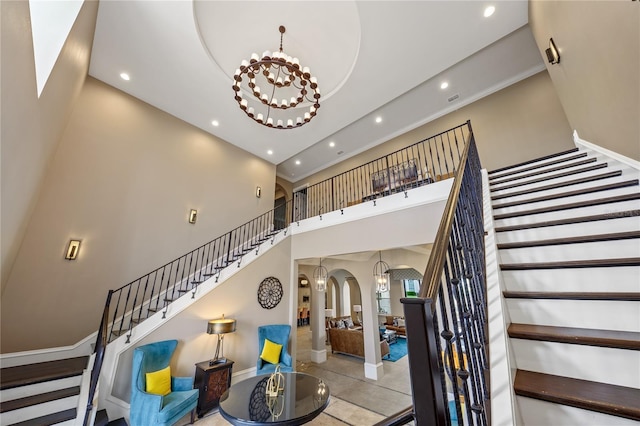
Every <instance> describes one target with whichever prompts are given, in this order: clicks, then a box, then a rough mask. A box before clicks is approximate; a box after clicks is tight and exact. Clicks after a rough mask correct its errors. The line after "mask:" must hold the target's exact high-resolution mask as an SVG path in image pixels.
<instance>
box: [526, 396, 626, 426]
mask: <svg viewBox="0 0 640 426" xmlns="http://www.w3.org/2000/svg"><path fill="white" fill-rule="evenodd" d="M516 406H517V407H518V412H519V414H520V417H521V418H522V424H523V425H524V426H577V425H580V426H583V425H594V426H638V422H637V421H634V420H629V419H625V418H622V417H618V416H610V415H607V414H602V413H597V412H595V411H589V410H583V409H581V408H575V407H570V406H568V405H562V404H554V403H552V402H547V401H542V400H539V399H533V398H527V397H524V396H517V397H516Z"/></svg>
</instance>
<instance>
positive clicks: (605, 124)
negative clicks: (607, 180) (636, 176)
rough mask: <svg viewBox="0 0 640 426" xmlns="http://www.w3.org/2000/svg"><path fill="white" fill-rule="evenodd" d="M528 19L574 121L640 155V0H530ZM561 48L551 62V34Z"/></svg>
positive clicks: (592, 138)
mask: <svg viewBox="0 0 640 426" xmlns="http://www.w3.org/2000/svg"><path fill="white" fill-rule="evenodd" d="M529 25H530V26H531V30H532V32H533V35H534V38H535V40H536V43H537V44H538V47H539V48H540V53H541V55H542V56H543V57H545V63H546V64H547V69H548V71H549V74H550V75H551V79H552V81H553V85H554V86H555V89H556V92H557V94H558V97H559V99H560V102H561V104H562V106H563V108H564V111H565V113H566V115H567V118H568V120H569V123H570V124H571V127H572V128H573V129H575V130H577V131H578V134H579V135H580V137H581V138H582V139H584V140H587V141H589V142H593V143H595V144H597V145H600V146H603V147H605V148H608V149H610V150H612V151H614V152H618V153H620V154H623V155H626V156H628V157H631V158H633V159H636V160H640V119H639V117H640V7H638V3H637V2H633V1H628V0H619V1H540V0H533V1H530V2H529ZM551 37H553V41H554V43H555V44H556V46H557V48H558V49H559V50H560V54H561V57H560V63H559V64H557V65H550V64H549V63H547V61H546V56H545V53H544V51H545V49H546V48H548V47H549V38H551Z"/></svg>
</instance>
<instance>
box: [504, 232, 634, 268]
mask: <svg viewBox="0 0 640 426" xmlns="http://www.w3.org/2000/svg"><path fill="white" fill-rule="evenodd" d="M624 257H640V239H638V238H634V239H629V240H616V241H598V242H593V243H580V244H568V245H554V246H543V247H523V248H513V249H501V250H499V252H498V258H499V260H500V262H501V263H530V262H533V263H536V262H555V261H565V260H566V261H569V260H583V259H585V260H586V259H611V258H624Z"/></svg>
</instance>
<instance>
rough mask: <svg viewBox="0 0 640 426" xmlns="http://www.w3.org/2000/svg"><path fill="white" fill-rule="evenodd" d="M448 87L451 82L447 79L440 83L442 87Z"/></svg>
mask: <svg viewBox="0 0 640 426" xmlns="http://www.w3.org/2000/svg"><path fill="white" fill-rule="evenodd" d="M447 87H449V83H447V82H446V81H443V82H442V84H441V85H440V88H441V89H443V90H444V89H446V88H447Z"/></svg>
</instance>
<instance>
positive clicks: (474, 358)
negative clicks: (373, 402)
mask: <svg viewBox="0 0 640 426" xmlns="http://www.w3.org/2000/svg"><path fill="white" fill-rule="evenodd" d="M467 125H468V127H469V133H468V136H467V141H466V144H465V147H464V151H463V154H462V158H461V163H460V164H462V165H463V167H460V168H459V169H458V171H457V172H456V175H455V180H454V183H453V187H452V190H451V193H450V195H449V199H448V200H447V204H446V207H445V211H444V214H443V217H442V219H441V222H440V226H439V229H438V233H437V236H436V240H435V242H434V244H433V249H432V251H431V255H430V257H429V261H428V263H427V267H426V270H425V273H424V278H423V281H422V286H421V289H420V293H419V296H418V297H417V298H403V299H401V302H402V303H403V307H404V313H405V319H406V328H407V349H408V355H409V369H410V380H411V387H412V397H413V409H412V416H409V410H403V411H401V412H399V413H398V414H397V415H396V416H395V417H390V418H389V419H387V420H388V421H382V422H380V423H379V424H391V423H389V422H392V421H393V422H394V423H393V424H400V422H399V421H398V420H401V421H404V422H406V421H408V420H411V417H413V419H414V420H415V421H416V424H429V425H448V424H451V423H452V422H453V420H454V419H455V420H456V421H457V424H459V425H462V424H474V425H476V424H477V425H487V424H489V423H490V413H489V408H490V405H489V403H488V401H489V383H488V380H489V379H488V372H489V365H488V353H487V351H488V349H487V348H488V346H487V345H488V341H487V333H486V328H487V315H486V312H487V306H486V279H485V277H486V273H485V263H484V262H485V260H484V259H485V257H484V225H483V215H482V183H481V177H480V161H479V157H478V152H477V149H476V145H475V139H474V136H473V132H472V131H471V123H470V122H467Z"/></svg>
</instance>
